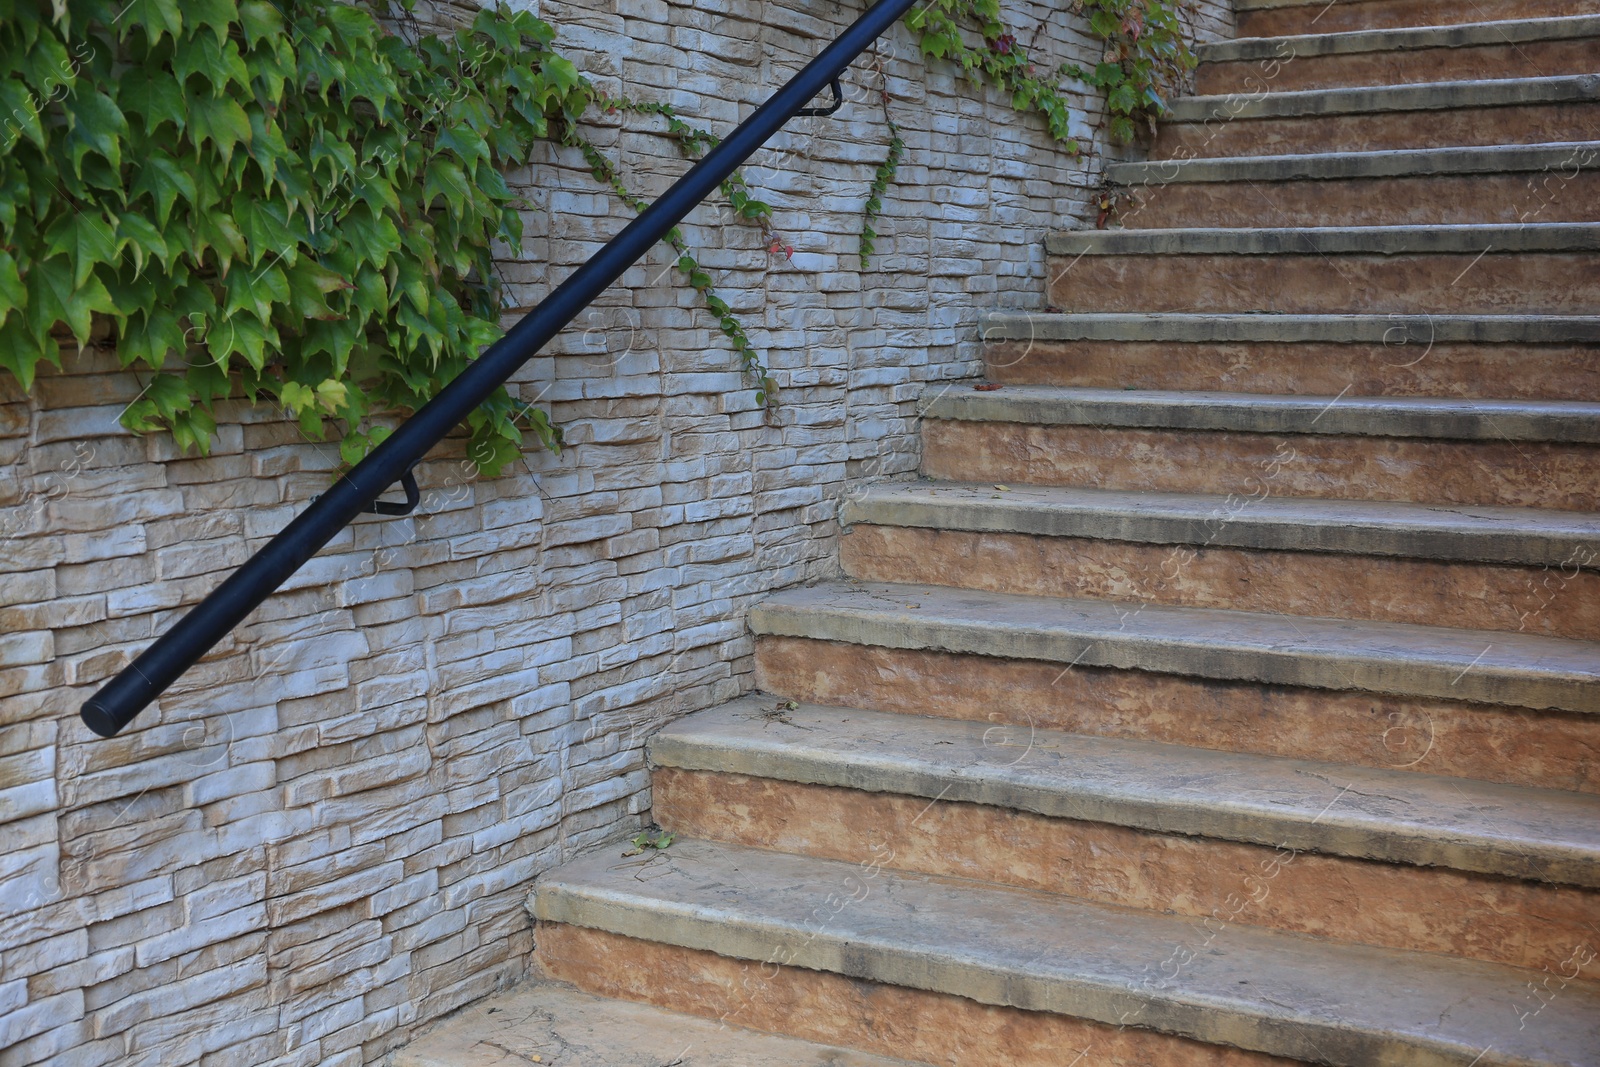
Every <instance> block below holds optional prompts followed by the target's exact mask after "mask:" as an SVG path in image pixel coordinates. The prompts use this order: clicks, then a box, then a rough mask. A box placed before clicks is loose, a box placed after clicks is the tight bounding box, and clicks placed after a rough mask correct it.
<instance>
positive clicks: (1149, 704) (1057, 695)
mask: <svg viewBox="0 0 1600 1067" xmlns="http://www.w3.org/2000/svg"><path fill="white" fill-rule="evenodd" d="M756 681H757V684H758V685H759V686H760V687H761V688H762V689H763V690H765V691H767V692H771V693H781V694H783V695H784V696H786V697H793V698H795V699H799V700H810V701H815V702H816V703H819V704H836V705H847V706H854V707H864V708H875V709H878V710H882V711H899V712H906V713H909V714H916V715H945V716H950V717H959V718H963V719H972V720H976V721H979V722H989V723H992V724H994V725H995V726H997V727H998V726H1010V727H1012V728H1022V729H1026V728H1028V727H1030V726H1035V727H1042V728H1049V729H1059V730H1069V731H1073V732H1077V733H1089V734H1099V735H1102V736H1107V737H1128V738H1141V739H1144V740H1150V741H1166V742H1171V743H1173V744H1181V745H1193V746H1196V747H1201V748H1217V749H1223V750H1231V751H1240V752H1260V753H1263V754H1266V755H1281V756H1295V757H1300V758H1305V759H1327V760H1335V761H1338V762H1348V763H1353V764H1357V765H1360V766H1365V767H1394V768H1397V769H1402V770H1415V771H1419V772H1422V773H1428V774H1447V775H1460V776H1463V777H1468V778H1479V779H1484V780H1486V781H1494V782H1506V783H1510V784H1515V785H1531V786H1538V787H1541V788H1549V789H1576V790H1582V791H1584V792H1590V793H1592V792H1600V722H1597V721H1596V719H1595V717H1594V716H1592V715H1587V714H1571V713H1561V712H1549V711H1544V712H1527V711H1517V710H1512V709H1508V708H1495V707H1493V706H1491V705H1482V704H1468V703H1464V702H1456V701H1449V700H1431V699H1417V698H1402V697H1394V696H1384V695H1380V694H1366V693H1335V692H1322V691H1318V690H1312V689H1300V688H1295V687H1290V686H1261V685H1255V684H1250V683H1229V682H1222V681H1208V680H1205V679H1197V678H1184V677H1181V676H1176V675H1162V674H1153V673H1148V672H1142V671H1122V670H1112V669H1105V668H1099V667H1087V666H1084V665H1082V664H1079V665H1077V666H1071V665H1069V664H1068V663H1064V662H1063V663H1044V662H1036V661H1028V660H1022V659H1004V658H998V657H990V656H964V655H960V654H956V653H950V652H942V651H937V650H933V649H894V648H883V647H877V646H873V645H862V644H853V643H845V642H837V641H819V640H807V639H805V638H796V637H780V636H765V637H762V638H760V639H759V641H758V642H757V645H756Z"/></svg>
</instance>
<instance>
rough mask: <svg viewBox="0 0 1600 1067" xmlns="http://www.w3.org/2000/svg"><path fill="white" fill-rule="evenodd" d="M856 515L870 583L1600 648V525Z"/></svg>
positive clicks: (1426, 510) (853, 509) (1085, 496)
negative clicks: (1504, 635)
mask: <svg viewBox="0 0 1600 1067" xmlns="http://www.w3.org/2000/svg"><path fill="white" fill-rule="evenodd" d="M840 522H841V523H843V524H845V527H846V529H845V531H844V533H843V534H842V536H841V538H840V548H839V552H840V561H841V563H842V564H843V566H844V570H845V573H846V574H848V575H849V576H851V577H852V578H857V579H861V580H863V581H884V582H906V583H921V582H938V583H941V584H946V585H954V586H958V587H961V588H964V589H983V590H991V591H994V592H1002V593H1021V594H1026V595H1032V596H1060V597H1072V598H1088V599H1097V600H1100V599H1103V600H1113V601H1122V602H1137V603H1144V602H1148V603H1156V604H1168V605H1175V606H1184V607H1202V608H1231V609H1237V610H1243V611H1261V612H1276V613H1280V614H1287V615H1314V616H1331V617H1336V618H1346V619H1370V620H1376V621H1387V622H1404V623H1420V624H1429V623H1434V622H1436V621H1438V620H1440V619H1449V620H1450V623H1451V625H1452V626H1455V627H1458V628H1471V629H1482V630H1504V631H1516V632H1521V633H1530V634H1541V635H1545V636H1550V637H1571V638H1578V639H1582V640H1588V641H1594V640H1600V515H1584V514H1575V513H1572V512H1560V511H1530V510H1522V509H1514V508H1460V507H1456V508H1437V507H1426V506H1423V505H1416V504H1392V503H1390V504H1381V503H1373V502H1368V501H1331V500H1297V499H1294V498H1272V497H1268V498H1267V499H1264V500H1257V501H1254V502H1251V503H1248V504H1246V503H1244V502H1242V501H1237V500H1234V501H1230V500H1229V499H1228V498H1226V497H1220V496H1205V495H1199V494H1179V493H1126V492H1116V491H1112V490H1104V489H1070V488H1051V487H1043V486H1029V485H1017V486H1011V487H1008V488H1007V490H1006V491H1004V492H1001V491H999V490H997V489H995V487H994V486H993V485H969V484H962V483H951V482H932V483H929V482H917V483H892V484H887V485H878V486H872V487H870V488H868V489H866V490H865V491H864V492H862V493H860V494H858V495H855V496H853V497H851V498H849V499H848V500H847V501H846V502H845V505H844V507H843V509H842V511H841V514H840Z"/></svg>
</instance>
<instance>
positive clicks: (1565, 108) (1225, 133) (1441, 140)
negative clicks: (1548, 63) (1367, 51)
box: [1151, 74, 1600, 159]
mask: <svg viewBox="0 0 1600 1067" xmlns="http://www.w3.org/2000/svg"><path fill="white" fill-rule="evenodd" d="M1597 122H1600V75H1596V74H1571V75H1557V76H1554V77H1549V78H1501V79H1493V80H1487V81H1459V82H1429V83H1427V84H1423V85H1392V86H1369V87H1362V88H1354V89H1305V90H1300V91H1297V92H1270V91H1269V92H1265V93H1256V94H1251V95H1248V96H1246V95H1241V94H1237V93H1234V94H1228V95H1224V96H1189V97H1180V98H1178V99H1176V100H1174V101H1173V102H1172V111H1171V114H1170V116H1169V117H1168V119H1167V120H1166V121H1165V122H1163V123H1162V124H1161V126H1160V128H1159V129H1158V131H1157V134H1156V141H1155V145H1154V147H1153V149H1152V151H1151V156H1152V158H1156V159H1193V158H1197V157H1213V156H1260V155H1285V154H1289V153H1314V152H1340V151H1343V152H1364V151H1378V150H1380V149H1402V150H1403V149H1417V148H1454V147H1460V146H1464V145H1505V144H1548V143H1552V142H1557V141H1583V140H1588V139H1591V138H1592V137H1593V136H1594V131H1595V128H1596V125H1597Z"/></svg>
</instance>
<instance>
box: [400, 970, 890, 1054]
mask: <svg viewBox="0 0 1600 1067" xmlns="http://www.w3.org/2000/svg"><path fill="white" fill-rule="evenodd" d="M391 1062H392V1065H393V1067H518V1065H521V1067H527V1065H529V1064H537V1065H539V1067H661V1065H662V1064H664V1063H676V1064H682V1065H684V1067H687V1065H689V1064H693V1065H694V1067H911V1065H910V1064H909V1062H908V1061H906V1060H897V1059H887V1058H885V1057H882V1056H873V1055H869V1054H867V1053H864V1052H856V1051H854V1050H852V1049H845V1048H839V1047H838V1046H830V1045H818V1044H815V1043H813V1042H810V1041H803V1040H799V1039H797V1038H793V1037H784V1036H780V1035H777V1034H769V1033H760V1032H758V1031H755V1030H746V1029H744V1028H743V1027H738V1026H734V1027H728V1026H722V1025H719V1024H718V1023H715V1022H712V1021H710V1020H708V1019H703V1018H698V1017H696V1016H693V1015H684V1014H682V1013H680V1012H675V1011H663V1010H661V1009H660V1008H653V1007H648V1006H646V1005H643V1004H637V1003H633V1002H630V1001H626V1000H614V999H607V998H603V997H597V996H594V995H593V994H591V993H585V992H583V991H581V990H579V989H577V988H575V987H574V986H570V985H567V984H565V983H562V982H551V981H548V980H546V981H539V980H533V981H529V982H525V983H523V984H521V985H518V986H516V987H514V988H512V989H508V990H506V991H505V992H503V993H498V994H496V995H494V996H492V997H489V998H488V999H486V1000H480V1001H478V1002H477V1003H476V1004H474V1005H472V1006H471V1007H469V1008H467V1009H465V1010H464V1011H462V1012H460V1013H459V1014H457V1015H454V1016H452V1017H451V1018H450V1019H449V1020H448V1021H446V1022H445V1023H444V1024H443V1025H441V1026H438V1027H436V1028H435V1029H433V1030H431V1031H429V1032H428V1033H427V1034H425V1035H424V1036H422V1037H419V1038H417V1039H416V1040H415V1041H413V1042H411V1043H410V1044H409V1045H406V1046H404V1047H403V1048H400V1049H398V1050H397V1051H396V1052H395V1053H394V1055H393V1060H392V1061H391Z"/></svg>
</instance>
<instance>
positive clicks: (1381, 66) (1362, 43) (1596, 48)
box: [1195, 14, 1600, 95]
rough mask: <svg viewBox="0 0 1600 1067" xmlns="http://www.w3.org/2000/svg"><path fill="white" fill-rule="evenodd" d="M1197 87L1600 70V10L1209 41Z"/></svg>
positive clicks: (1281, 88) (1241, 88)
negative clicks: (1487, 20)
mask: <svg viewBox="0 0 1600 1067" xmlns="http://www.w3.org/2000/svg"><path fill="white" fill-rule="evenodd" d="M1195 55H1196V58H1198V59H1199V60H1200V67H1199V69H1198V70H1197V71H1196V72H1195V74H1196V90H1197V91H1198V92H1199V93H1202V94H1206V95H1211V94H1222V93H1233V92H1287V91H1294V90H1300V89H1341V88H1349V87H1353V86H1362V85H1406V84H1416V83H1421V82H1444V81H1465V80H1469V79H1477V80H1482V79H1488V78H1520V77H1527V76H1528V75H1531V74H1538V75H1541V76H1550V75H1558V74H1593V73H1596V72H1597V71H1600V59H1597V56H1600V15H1594V14H1584V15H1569V16H1566V17H1562V18H1541V19H1509V20H1505V21H1500V22H1475V23H1465V24H1459V25H1454V26H1420V27H1405V28H1391V29H1362V30H1347V31H1344V32H1338V33H1313V34H1304V35H1298V36H1292V37H1265V38H1263V37H1244V38H1237V39H1235V40H1232V41H1217V42H1212V43H1207V44H1201V45H1199V46H1197V47H1196V49H1195Z"/></svg>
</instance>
